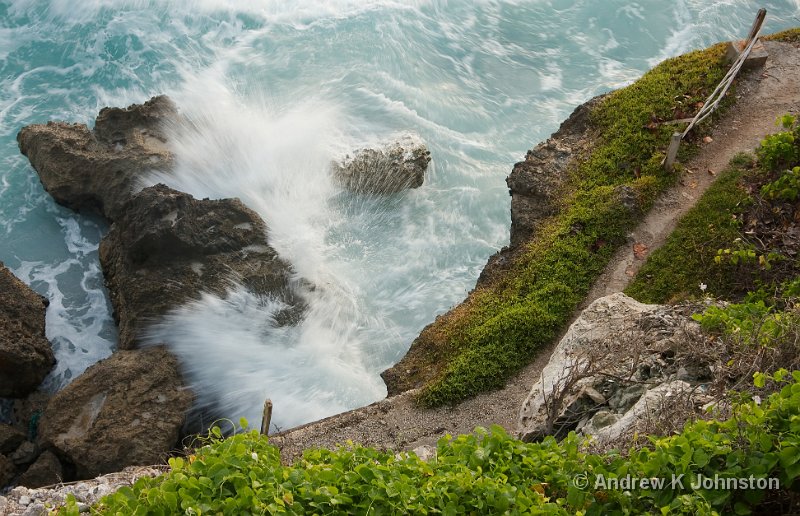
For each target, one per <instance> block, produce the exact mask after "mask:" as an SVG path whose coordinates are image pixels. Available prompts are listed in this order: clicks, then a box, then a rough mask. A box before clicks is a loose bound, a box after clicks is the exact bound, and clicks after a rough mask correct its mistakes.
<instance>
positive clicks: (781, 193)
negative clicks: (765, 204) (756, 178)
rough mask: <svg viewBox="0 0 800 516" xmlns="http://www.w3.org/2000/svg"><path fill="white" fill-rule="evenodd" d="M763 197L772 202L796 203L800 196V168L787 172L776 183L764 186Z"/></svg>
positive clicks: (762, 188) (762, 189)
mask: <svg viewBox="0 0 800 516" xmlns="http://www.w3.org/2000/svg"><path fill="white" fill-rule="evenodd" d="M761 195H763V196H764V197H766V198H767V199H772V200H774V199H780V200H783V201H791V202H794V201H796V200H797V198H798V196H800V167H794V168H792V169H791V170H787V171H785V172H784V173H783V174H781V176H780V177H779V178H778V179H776V180H775V181H773V182H771V183H767V184H765V185H764V186H762V187H761Z"/></svg>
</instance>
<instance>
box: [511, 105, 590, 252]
mask: <svg viewBox="0 0 800 516" xmlns="http://www.w3.org/2000/svg"><path fill="white" fill-rule="evenodd" d="M603 97H604V96H603V95H601V96H598V97H595V98H593V99H591V100H589V101H587V102H586V103H584V104H581V105H580V106H578V107H577V108H576V109H575V111H573V112H572V114H571V115H570V116H569V118H567V119H566V120H565V121H564V122H562V123H561V126H560V127H559V128H558V131H556V132H555V133H553V134H552V135H551V136H550V138H548V139H547V140H546V141H544V142H542V143H540V144H538V145H537V146H536V147H534V148H533V149H531V150H529V151H528V153H527V154H526V155H525V160H524V161H521V162H519V163H517V164H515V165H514V169H513V170H512V171H511V174H510V175H509V176H508V177H507V178H506V184H507V185H508V191H509V193H510V194H511V245H510V248H514V247H516V246H517V245H519V244H520V243H523V242H525V241H527V240H529V239H530V238H531V236H532V235H533V234H534V232H535V231H536V227H537V225H538V224H539V223H540V222H541V221H542V220H544V219H545V218H547V217H549V216H550V215H553V214H554V210H555V208H556V205H555V202H554V201H555V200H556V199H558V194H559V192H560V190H561V188H562V187H563V186H564V183H565V181H566V180H567V177H568V173H569V165H570V163H571V162H572V161H573V160H574V159H575V158H577V157H579V156H581V155H582V154H584V153H585V152H586V151H587V150H588V149H589V145H590V138H589V134H588V127H589V116H590V114H591V112H592V110H593V109H594V108H595V106H597V105H598V104H599V103H600V101H601V100H602V99H603Z"/></svg>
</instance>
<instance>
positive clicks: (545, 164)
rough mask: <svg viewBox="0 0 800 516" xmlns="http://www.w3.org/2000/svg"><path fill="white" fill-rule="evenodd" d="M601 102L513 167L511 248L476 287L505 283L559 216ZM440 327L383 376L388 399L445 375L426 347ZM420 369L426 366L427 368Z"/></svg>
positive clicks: (428, 330) (585, 107) (429, 329)
mask: <svg viewBox="0 0 800 516" xmlns="http://www.w3.org/2000/svg"><path fill="white" fill-rule="evenodd" d="M602 98H603V96H599V97H595V98H593V99H591V100H589V101H588V102H586V103H585V104H582V105H580V106H578V107H577V108H576V109H575V111H574V112H573V113H572V114H571V115H570V117H569V118H568V119H567V120H565V121H564V122H563V123H562V124H561V126H560V127H559V129H558V131H556V132H555V133H553V135H552V136H551V137H550V138H549V139H548V140H547V141H545V142H542V143H540V144H539V145H537V146H536V147H535V148H534V149H532V150H530V151H528V153H527V155H526V156H525V160H524V161H522V162H520V163H517V164H516V165H514V169H513V170H512V172H511V174H510V175H509V176H508V178H507V179H506V183H507V184H508V188H509V193H510V194H511V242H510V244H509V246H507V247H504V248H503V249H502V250H500V251H499V252H498V253H496V254H495V255H493V256H492V257H490V258H489V261H488V263H487V264H486V267H484V268H483V271H482V272H481V275H480V277H479V278H478V282H477V285H476V286H477V287H481V286H485V285H488V284H491V283H492V282H494V281H496V280H501V279H502V278H503V277H504V276H505V275H506V274H508V271H509V268H510V267H511V265H512V264H513V263H514V261H515V258H516V257H517V256H518V254H519V253H521V252H523V251H524V250H525V244H526V243H527V242H528V241H529V240H530V239H531V238H532V237H533V236H534V234H535V233H536V230H537V227H538V226H539V224H541V223H542V221H544V220H545V219H546V218H547V217H549V216H551V215H553V214H554V213H555V210H556V209H557V208H558V206H557V201H558V198H559V194H560V192H561V191H562V189H563V188H564V186H565V183H566V181H567V179H568V175H569V171H570V166H572V164H573V163H575V160H576V159H580V157H581V156H582V155H584V154H585V153H587V152H588V151H589V150H590V146H591V142H592V137H591V136H592V135H591V132H590V120H589V117H590V114H591V112H592V110H593V109H594V108H595V106H597V105H598V104H599V102H600V101H601V100H602ZM624 194H625V192H620V196H621V198H624V197H625V195H624ZM462 306H463V305H459V306H457V307H455V308H454V309H453V310H451V311H450V312H448V314H445V316H440V317H443V319H442V320H445V319H446V318H447V317H448V316H451V315H453V314H457V313H458V310H460V309H461V307H462ZM456 316H457V315H456ZM437 320H439V318H438V317H437ZM440 327H441V326H440V323H438V322H437V321H434V322H433V323H431V324H429V325H428V326H426V327H425V328H424V329H423V330H422V332H421V333H420V335H419V336H418V337H417V338H416V339H415V340H414V342H412V344H411V348H410V349H409V350H408V353H406V355H405V356H404V357H403V359H402V360H400V362H398V363H397V364H395V365H394V366H392V367H391V368H389V369H387V370H385V371H383V372H382V373H381V377H382V378H383V381H384V382H385V383H386V387H387V389H388V395H389V396H394V395H397V394H400V393H402V392H406V391H409V390H412V389H416V388H419V387H422V386H424V385H426V384H427V383H428V382H430V381H431V380H433V379H434V378H435V377H437V376H438V375H439V374H441V372H442V371H441V367H443V366H444V363H445V362H444V360H440V359H439V357H438V356H435V354H436V353H438V352H437V351H436V350H431V349H429V348H430V347H429V346H426V343H427V342H428V341H430V340H436V338H435V335H436V334H437V332H438V331H439V330H440ZM428 355H431V356H428ZM419 364H426V365H425V366H424V367H423V366H420V365H419ZM428 364H434V365H433V366H429V365H428Z"/></svg>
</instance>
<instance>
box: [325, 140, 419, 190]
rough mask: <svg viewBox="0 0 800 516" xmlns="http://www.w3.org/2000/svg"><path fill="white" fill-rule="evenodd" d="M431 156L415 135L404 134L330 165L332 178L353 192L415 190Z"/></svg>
mask: <svg viewBox="0 0 800 516" xmlns="http://www.w3.org/2000/svg"><path fill="white" fill-rule="evenodd" d="M430 161H431V153H430V152H429V151H428V148H427V147H426V146H425V144H424V143H423V142H422V141H421V140H420V139H419V138H418V137H415V136H411V135H406V136H404V137H401V138H398V139H397V140H396V141H394V142H392V143H390V144H387V145H386V146H384V147H382V148H377V149H360V150H358V151H356V152H355V153H354V154H353V156H352V157H351V156H347V157H345V159H343V160H342V161H341V162H334V163H332V164H331V171H332V173H333V177H334V179H336V180H337V181H339V182H340V183H341V184H342V185H343V186H344V187H345V188H347V189H348V190H351V191H354V192H357V193H368V194H391V193H397V192H401V191H403V190H408V189H410V188H419V187H420V186H422V183H423V182H424V180H425V171H426V170H427V169H428V163H430Z"/></svg>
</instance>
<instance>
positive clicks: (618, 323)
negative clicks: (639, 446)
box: [519, 293, 714, 442]
mask: <svg viewBox="0 0 800 516" xmlns="http://www.w3.org/2000/svg"><path fill="white" fill-rule="evenodd" d="M705 344H706V340H705V338H704V336H703V335H702V333H701V332H700V328H699V325H698V324H697V323H696V322H694V321H693V320H692V319H691V318H690V317H689V316H688V315H687V314H685V313H683V311H682V310H681V309H680V307H674V306H663V305H645V304H642V303H639V302H638V301H635V300H634V299H632V298H630V297H628V296H626V295H624V294H622V293H617V294H612V295H610V296H607V297H603V298H600V299H598V300H596V301H595V302H593V303H592V304H591V305H589V307H588V308H586V310H584V311H583V312H582V313H581V315H580V317H579V318H578V319H577V320H576V321H575V322H574V323H573V324H572V325H571V326H570V328H569V330H568V331H567V333H566V335H564V337H563V338H562V339H561V341H560V342H559V343H558V345H557V347H556V349H555V351H554V352H553V354H552V356H551V357H550V361H549V362H548V363H547V365H546V366H545V368H544V370H543V371H542V374H541V377H540V379H539V381H537V382H536V383H535V384H534V385H533V386H532V388H531V392H530V394H529V395H528V398H527V399H526V400H525V402H524V403H523V405H522V408H521V411H520V416H519V431H520V435H521V438H522V439H523V440H526V441H535V440H538V439H541V438H543V437H544V436H546V435H555V436H557V437H564V436H566V434H567V433H568V432H569V431H572V430H577V431H582V432H583V433H585V434H590V435H594V436H595V437H597V438H598V440H599V441H601V442H612V441H613V440H614V439H617V438H618V437H620V436H621V435H622V434H623V433H625V432H626V431H627V430H628V429H629V428H631V426H632V425H634V424H636V423H637V422H640V421H643V420H650V421H657V420H658V419H659V418H660V417H662V415H663V414H665V413H666V411H668V410H671V409H672V408H674V402H676V401H678V402H681V403H684V404H688V405H694V404H695V403H701V402H703V403H704V402H707V401H709V400H706V399H704V398H703V392H704V391H705V390H706V388H707V385H708V383H709V382H710V381H711V380H712V379H713V367H714V363H713V361H707V360H709V357H710V355H709V356H706V357H704V356H703V354H702V352H703V348H704V347H705ZM701 398H703V399H701Z"/></svg>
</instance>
